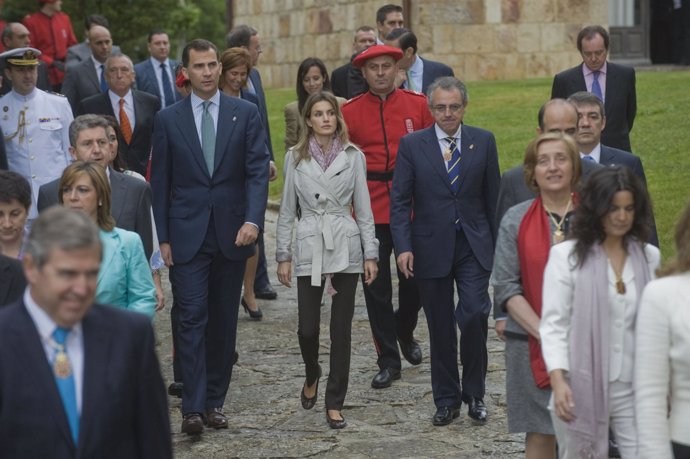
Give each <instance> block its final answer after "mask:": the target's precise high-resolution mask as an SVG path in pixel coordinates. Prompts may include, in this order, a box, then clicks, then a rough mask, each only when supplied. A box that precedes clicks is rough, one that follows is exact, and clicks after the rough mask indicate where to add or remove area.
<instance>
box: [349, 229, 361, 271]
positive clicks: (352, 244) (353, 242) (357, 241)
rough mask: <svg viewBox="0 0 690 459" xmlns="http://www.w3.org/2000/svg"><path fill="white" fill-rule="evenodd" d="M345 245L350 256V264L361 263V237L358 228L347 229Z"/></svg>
mask: <svg viewBox="0 0 690 459" xmlns="http://www.w3.org/2000/svg"><path fill="white" fill-rule="evenodd" d="M347 245H348V252H349V256H350V264H351V265H352V264H359V263H362V262H363V255H362V237H361V235H360V234H359V229H356V230H350V231H348V233H347Z"/></svg>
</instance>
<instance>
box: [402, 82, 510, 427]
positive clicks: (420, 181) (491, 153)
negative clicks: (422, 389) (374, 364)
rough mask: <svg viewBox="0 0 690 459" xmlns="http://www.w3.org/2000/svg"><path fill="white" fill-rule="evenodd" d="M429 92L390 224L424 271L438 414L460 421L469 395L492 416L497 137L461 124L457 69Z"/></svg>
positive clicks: (442, 419) (408, 268) (405, 157)
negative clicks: (489, 376)
mask: <svg viewBox="0 0 690 459" xmlns="http://www.w3.org/2000/svg"><path fill="white" fill-rule="evenodd" d="M428 99H429V107H430V108H431V109H432V113H433V115H434V118H435V119H436V123H435V124H434V125H433V126H431V127H429V128H426V129H423V130H421V131H417V132H413V133H412V134H408V135H406V136H405V137H403V138H402V140H401V142H400V148H399V149H398V158H397V162H396V165H395V175H394V177H393V189H392V191H391V232H392V233H393V243H394V245H395V252H396V254H397V263H398V267H399V269H400V270H401V271H402V272H403V274H404V275H405V276H406V277H408V278H409V277H412V276H414V277H415V278H416V279H417V285H418V286H419V294H420V297H421V303H422V305H423V307H424V312H425V313H426V318H427V323H428V326H429V337H430V342H431V387H432V392H433V395H434V404H435V405H436V414H435V415H434V417H433V424H434V425H437V426H440V425H446V424H449V423H451V422H452V421H453V419H454V418H456V417H458V416H459V414H460V404H461V402H463V401H464V402H465V403H467V405H468V415H469V416H470V418H471V419H472V420H473V422H474V423H476V424H484V423H485V422H486V417H487V412H486V406H485V405H484V393H485V378H486V371H487V363H488V354H487V349H486V339H487V334H488V318H489V312H490V311H491V300H490V299H489V292H488V287H489V277H490V275H491V268H492V265H493V254H494V244H495V241H496V232H497V228H496V224H495V219H494V216H495V212H496V198H497V195H498V187H499V182H500V173H499V168H498V152H497V150H496V140H495V139H494V136H493V134H492V133H490V132H488V131H485V130H483V129H479V128H475V127H470V126H467V125H463V124H462V118H463V116H464V113H465V107H466V101H467V89H466V88H465V85H464V84H463V83H462V82H461V81H459V80H457V79H456V78H455V77H442V78H439V79H438V80H436V81H435V82H434V83H432V84H431V86H429V94H428ZM453 284H456V285H457V290H458V297H459V302H458V304H457V306H456V305H455V304H454V302H453V295H454V292H453ZM456 323H457V324H458V327H459V328H460V362H461V363H462V379H460V377H459V374H458V357H457V349H458V342H457V332H456V329H455V324H456Z"/></svg>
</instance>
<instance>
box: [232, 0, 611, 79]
mask: <svg viewBox="0 0 690 459" xmlns="http://www.w3.org/2000/svg"><path fill="white" fill-rule="evenodd" d="M384 3H385V0H384V1H381V0H378V1H369V0H351V1H346V0H237V1H235V2H234V7H233V8H234V14H235V24H250V25H252V26H253V27H255V28H256V29H258V30H259V34H260V37H261V45H262V48H263V54H262V55H261V60H260V61H259V66H260V69H261V75H262V78H263V80H264V84H265V85H267V86H269V87H294V85H295V79H296V74H297V67H298V65H299V63H300V62H301V61H302V60H303V59H304V58H306V57H311V56H315V57H319V58H321V59H323V61H324V62H325V63H326V66H327V67H328V69H329V71H331V70H332V69H334V68H336V67H338V66H340V65H343V64H344V63H345V62H346V61H347V60H348V59H349V57H350V54H351V52H352V36H353V32H354V30H355V29H357V27H359V26H362V25H371V26H372V27H374V26H376V23H375V15H376V10H377V9H378V8H379V7H380V6H381V5H383V4H384ZM410 4H411V7H410V9H409V11H406V12H405V19H406V20H408V21H410V26H411V29H412V30H413V31H414V33H415V34H416V35H417V37H418V40H419V51H418V53H419V54H420V55H422V56H424V57H428V58H429V59H434V60H438V61H441V62H444V63H446V64H448V65H450V66H451V67H453V70H454V71H455V74H456V75H457V76H459V77H460V78H462V79H464V80H468V81H474V80H510V79H522V78H530V77H544V76H550V75H553V74H555V73H557V72H558V71H560V70H563V69H565V68H567V67H572V66H573V65H576V64H577V63H578V62H580V61H581V59H580V56H579V54H578V53H577V49H576V47H575V37H576V36H577V33H578V31H579V30H580V29H581V27H582V26H583V25H587V24H606V23H607V15H608V6H607V5H608V3H607V2H605V1H601V0H483V1H482V0H425V1H415V0H412V1H411V2H410Z"/></svg>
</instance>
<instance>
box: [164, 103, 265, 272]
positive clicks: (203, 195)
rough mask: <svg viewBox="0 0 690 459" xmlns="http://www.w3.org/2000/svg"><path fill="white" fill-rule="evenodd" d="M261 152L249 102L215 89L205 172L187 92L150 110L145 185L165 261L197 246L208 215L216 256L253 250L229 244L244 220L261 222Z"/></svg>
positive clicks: (260, 133)
mask: <svg viewBox="0 0 690 459" xmlns="http://www.w3.org/2000/svg"><path fill="white" fill-rule="evenodd" d="M268 161H269V158H268V154H267V152H266V144H265V135H264V130H263V129H262V125H261V119H260V116H259V111H258V110H257V108H256V105H254V104H252V103H251V102H247V101H245V100H242V99H239V98H236V97H230V96H226V95H225V94H223V93H220V107H219V111H218V129H217V131H216V151H215V164H214V170H213V174H212V175H210V174H209V172H208V168H207V167H206V162H205V160H204V155H203V152H202V150H201V142H200V140H199V135H198V134H197V129H196V123H195V122H194V114H193V112H192V103H191V96H188V97H186V98H185V99H183V100H182V101H181V102H180V103H177V104H175V105H172V106H170V107H167V108H165V109H163V110H161V111H160V112H158V114H157V115H156V118H155V121H154V129H153V160H152V163H151V164H152V167H151V186H152V188H153V195H154V200H153V213H154V217H155V220H156V229H157V231H158V240H159V241H160V242H161V243H163V242H168V243H170V246H171V250H172V255H173V261H174V262H175V263H178V262H179V263H186V262H188V261H190V260H191V259H192V258H193V257H194V256H195V255H196V254H197V252H198V251H199V248H200V247H201V243H202V241H203V240H204V238H205V236H206V231H207V228H208V225H209V223H210V221H211V213H213V222H214V223H215V228H216V236H217V238H218V243H219V245H220V250H221V251H222V253H223V254H224V255H225V256H226V257H227V258H229V259H231V260H241V259H245V258H248V257H250V256H251V255H253V254H254V246H245V247H237V246H236V245H235V238H236V236H237V232H238V231H239V229H240V227H241V226H242V225H243V224H244V223H245V222H251V223H254V224H256V225H258V226H259V228H260V229H261V228H262V227H263V221H264V213H265V211H266V200H267V199H268Z"/></svg>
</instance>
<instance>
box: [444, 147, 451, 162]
mask: <svg viewBox="0 0 690 459" xmlns="http://www.w3.org/2000/svg"><path fill="white" fill-rule="evenodd" d="M450 158H452V154H451V151H450V148H446V149H445V150H444V151H443V160H444V161H450Z"/></svg>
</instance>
